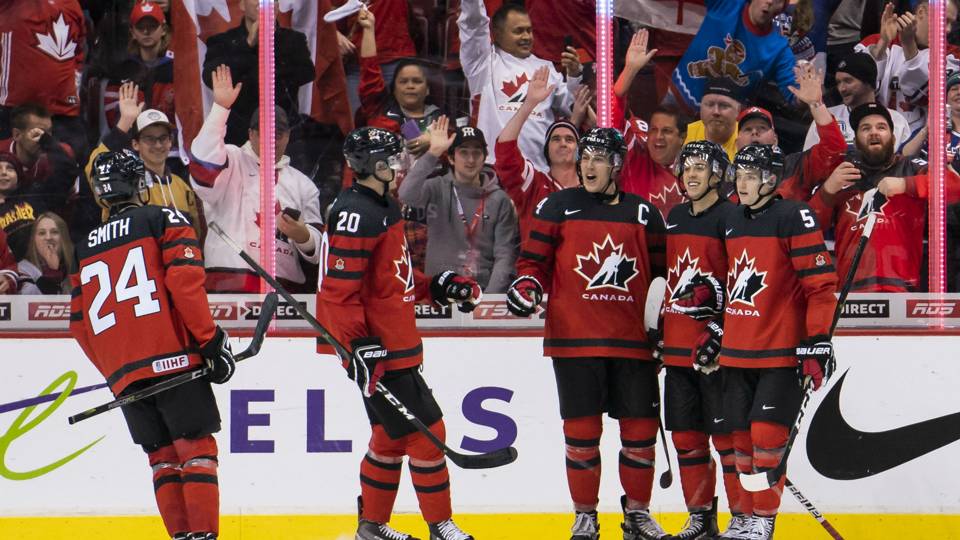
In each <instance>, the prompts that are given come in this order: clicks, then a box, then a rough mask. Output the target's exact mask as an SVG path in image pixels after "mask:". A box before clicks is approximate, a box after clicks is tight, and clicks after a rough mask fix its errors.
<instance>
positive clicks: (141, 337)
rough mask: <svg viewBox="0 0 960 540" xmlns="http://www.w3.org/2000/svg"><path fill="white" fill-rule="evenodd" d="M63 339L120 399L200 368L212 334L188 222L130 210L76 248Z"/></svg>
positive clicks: (157, 211) (160, 210) (157, 210)
mask: <svg viewBox="0 0 960 540" xmlns="http://www.w3.org/2000/svg"><path fill="white" fill-rule="evenodd" d="M76 252H77V261H78V269H77V273H75V274H73V275H71V276H70V283H71V285H72V287H73V290H72V291H71V301H70V333H71V334H73V337H74V338H75V339H76V340H77V341H78V342H79V343H80V346H81V347H82V348H83V351H84V352H85V353H86V354H87V357H88V358H90V360H91V361H92V362H93V363H94V365H95V366H97V369H99V370H100V373H102V374H103V376H104V377H105V378H106V379H107V384H109V385H110V389H111V390H113V393H114V394H116V395H119V394H120V392H122V391H123V389H124V388H126V386H127V385H129V384H130V383H132V382H134V381H138V380H141V379H148V378H151V377H158V376H161V375H167V374H170V373H176V372H180V371H184V370H186V369H189V368H191V367H195V366H198V365H200V364H201V363H202V359H201V357H200V355H199V352H198V351H199V346H202V345H204V344H206V343H207V342H209V341H210V340H211V339H212V338H213V335H214V333H215V331H216V325H215V324H214V322H213V317H211V315H210V306H209V304H208V303H207V293H206V291H204V289H203V284H204V281H205V280H206V274H205V273H204V270H203V253H202V252H201V250H200V243H199V242H198V241H197V236H196V233H194V231H193V226H192V225H190V222H189V221H188V220H187V218H186V217H184V216H183V215H182V214H180V213H179V212H178V211H176V210H173V209H170V208H164V207H159V206H141V207H138V208H131V209H130V210H126V211H124V212H121V213H118V214H115V215H113V216H111V217H110V219H108V220H107V221H106V222H105V223H104V224H103V225H100V226H99V227H97V228H95V229H93V230H92V231H90V233H89V234H88V235H87V237H86V240H85V241H84V242H81V243H80V244H78V245H77V247H76Z"/></svg>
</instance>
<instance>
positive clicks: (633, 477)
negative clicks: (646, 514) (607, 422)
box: [620, 418, 657, 510]
mask: <svg viewBox="0 0 960 540" xmlns="http://www.w3.org/2000/svg"><path fill="white" fill-rule="evenodd" d="M620 443H621V444H622V445H623V448H622V449H621V450H620V485H622V486H623V491H624V492H625V493H626V494H627V509H628V510H646V509H647V508H649V507H650V494H651V493H652V492H653V466H654V462H655V460H656V447H655V446H654V445H655V444H656V443H657V419H656V418H621V419H620Z"/></svg>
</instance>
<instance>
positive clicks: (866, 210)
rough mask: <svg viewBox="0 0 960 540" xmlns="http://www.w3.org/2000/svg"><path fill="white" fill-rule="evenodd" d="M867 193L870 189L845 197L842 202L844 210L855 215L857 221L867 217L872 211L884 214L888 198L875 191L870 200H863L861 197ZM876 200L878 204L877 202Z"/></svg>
mask: <svg viewBox="0 0 960 540" xmlns="http://www.w3.org/2000/svg"><path fill="white" fill-rule="evenodd" d="M871 191H872V190H871ZM868 193H870V191H867V192H866V193H858V194H857V195H856V196H854V197H850V198H849V199H847V202H846V203H844V206H845V207H844V211H846V212H847V213H849V214H853V215H854V216H857V221H861V220H864V219H867V217H868V216H870V214H871V213H872V212H876V213H877V214H879V215H881V216H882V215H884V213H883V209H884V208H885V207H886V206H887V203H888V202H889V200H888V199H887V198H886V197H884V196H883V195H881V194H880V193H879V192H876V195H875V196H874V197H872V198H871V199H870V200H867V201H864V200H863V197H864V195H866V194H868ZM878 199H879V200H878ZM878 202H879V206H878V204H877V203H878Z"/></svg>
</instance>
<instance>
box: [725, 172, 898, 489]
mask: <svg viewBox="0 0 960 540" xmlns="http://www.w3.org/2000/svg"><path fill="white" fill-rule="evenodd" d="M874 196H878V197H883V195H880V194H878V193H876V188H874V189H872V190H870V191H867V192H866V193H865V194H864V197H863V205H864V208H866V209H868V211H869V215H868V216H867V223H866V224H865V225H864V227H863V232H862V233H861V234H860V239H859V241H858V242H857V250H856V251H855V252H854V254H853V261H851V263H850V269H849V270H848V271H847V276H846V279H845V280H844V282H843V287H842V288H841V289H840V297H839V298H838V299H837V308H836V309H835V310H834V311H833V322H832V323H831V324H830V337H831V338H833V333H834V331H835V330H836V329H837V323H838V322H840V313H841V312H842V311H843V304H844V303H845V302H846V301H847V295H848V294H850V289H851V288H853V278H854V276H855V275H856V273H857V266H859V265H860V257H862V256H863V251H864V250H865V249H866V247H867V242H868V241H870V235H871V234H873V226H874V224H876V222H877V212H876V209H878V208H879V206H880V205H879V204H877V203H875V202H874ZM868 205H870V206H868ZM862 211H863V209H861V212H862ZM812 394H813V384H812V379H811V377H810V376H807V377H805V378H804V380H803V401H801V402H800V410H799V411H797V417H796V419H795V420H794V421H793V426H792V427H791V428H790V437H789V438H787V445H786V447H785V448H784V450H783V456H782V457H781V458H780V463H778V464H777V466H776V467H774V468H773V469H771V470H769V471H766V472H764V471H761V472H757V473H753V474H741V475H740V485H742V486H743V489H745V490H747V491H752V492H757V491H763V490H765V489H770V488H772V487H774V486H776V485H777V483H779V482H780V478H781V477H782V476H783V475H784V472H785V471H786V469H787V458H788V457H790V450H791V449H793V443H794V442H796V440H797V434H798V433H799V432H800V424H801V423H802V421H803V415H804V413H805V412H806V408H807V404H808V403H810V396H811V395H812Z"/></svg>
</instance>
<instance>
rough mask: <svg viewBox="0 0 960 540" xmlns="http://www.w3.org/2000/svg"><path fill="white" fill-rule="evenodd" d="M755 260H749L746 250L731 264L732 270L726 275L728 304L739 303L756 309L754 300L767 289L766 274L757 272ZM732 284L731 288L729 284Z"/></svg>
mask: <svg viewBox="0 0 960 540" xmlns="http://www.w3.org/2000/svg"><path fill="white" fill-rule="evenodd" d="M755 264H756V258H751V257H750V255H748V254H747V250H743V254H741V255H740V256H739V257H737V260H736V261H734V263H733V268H731V269H730V272H729V273H728V274H727V289H728V290H729V292H730V303H731V304H733V303H735V302H740V303H741V304H746V305H748V306H751V307H756V306H755V304H754V301H753V300H754V298H756V296H757V295H758V294H760V291H762V290H764V289H766V288H767V284H766V277H767V273H766V272H758V271H757V269H756V267H755ZM731 281H732V282H733V286H731V285H730V282H731Z"/></svg>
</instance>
